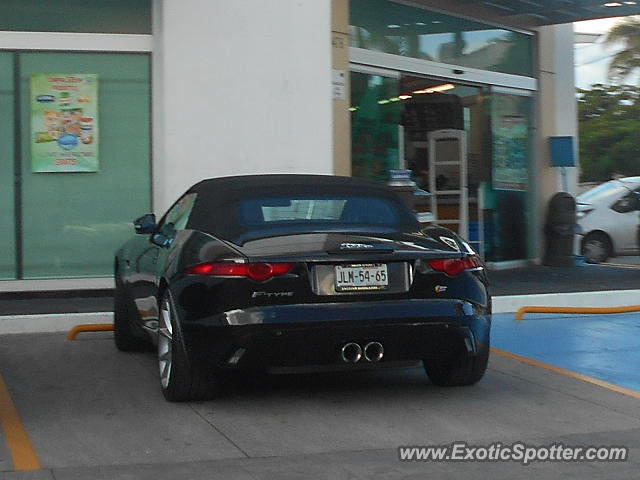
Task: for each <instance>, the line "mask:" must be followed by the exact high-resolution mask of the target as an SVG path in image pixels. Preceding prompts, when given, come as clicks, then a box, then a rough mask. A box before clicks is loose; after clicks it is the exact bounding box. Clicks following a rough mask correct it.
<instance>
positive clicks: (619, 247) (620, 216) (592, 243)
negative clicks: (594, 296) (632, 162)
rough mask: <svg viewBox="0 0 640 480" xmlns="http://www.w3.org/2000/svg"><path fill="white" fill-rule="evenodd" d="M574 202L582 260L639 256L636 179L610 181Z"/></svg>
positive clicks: (638, 187) (639, 193)
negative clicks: (580, 229)
mask: <svg viewBox="0 0 640 480" xmlns="http://www.w3.org/2000/svg"><path fill="white" fill-rule="evenodd" d="M576 202H577V216H578V224H579V225H580V226H581V227H582V235H584V236H583V238H582V254H583V255H584V258H585V261H587V262H588V263H600V262H606V261H607V260H608V259H609V258H610V257H614V256H619V255H638V254H640V249H639V247H638V240H639V238H638V236H639V230H638V228H639V227H638V226H639V224H640V177H626V178H619V179H617V180H610V181H608V182H606V183H603V184H601V185H598V186H597V187H594V188H592V189H591V190H588V191H586V192H584V193H583V194H582V195H580V196H578V198H577V199H576Z"/></svg>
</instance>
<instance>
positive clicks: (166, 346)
mask: <svg viewBox="0 0 640 480" xmlns="http://www.w3.org/2000/svg"><path fill="white" fill-rule="evenodd" d="M171 315H172V314H171V304H170V302H169V299H166V298H165V299H164V300H163V301H162V307H160V325H159V326H158V367H159V369H160V383H161V384H162V388H165V389H166V388H167V387H168V386H169V377H170V376H171V364H172V358H171V355H172V345H171V340H172V338H173V327H172V326H171Z"/></svg>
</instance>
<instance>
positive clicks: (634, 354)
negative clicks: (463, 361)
mask: <svg viewBox="0 0 640 480" xmlns="http://www.w3.org/2000/svg"><path fill="white" fill-rule="evenodd" d="M491 344H492V346H494V347H497V348H499V349H502V350H506V351H508V352H511V353H515V354H518V355H522V356H524V357H528V358H532V359H534V360H538V361H540V362H545V363H549V364H551V365H554V366H556V367H561V368H565V369H567V370H571V371H574V372H577V373H581V374H583V375H588V376H590V377H595V378H598V379H600V380H604V381H607V382H611V383H614V384H616V385H620V386H623V387H626V388H630V389H632V390H637V391H640V314H638V313H626V314H617V315H561V314H526V315H525V316H524V319H523V320H522V321H516V320H514V314H513V313H500V314H494V315H493V326H492V331H491Z"/></svg>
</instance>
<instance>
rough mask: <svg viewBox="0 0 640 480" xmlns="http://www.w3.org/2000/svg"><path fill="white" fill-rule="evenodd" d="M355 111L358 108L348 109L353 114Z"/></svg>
mask: <svg viewBox="0 0 640 480" xmlns="http://www.w3.org/2000/svg"><path fill="white" fill-rule="evenodd" d="M356 110H358V107H349V111H350V112H355V111H356Z"/></svg>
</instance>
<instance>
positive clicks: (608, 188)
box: [577, 180, 629, 203]
mask: <svg viewBox="0 0 640 480" xmlns="http://www.w3.org/2000/svg"><path fill="white" fill-rule="evenodd" d="M628 191H629V189H628V188H627V187H626V186H625V185H624V184H623V183H622V182H619V181H617V180H613V181H611V182H607V183H603V184H602V185H598V186H597V187H594V188H592V189H591V190H587V191H586V192H584V193H583V194H582V195H580V196H579V197H578V198H577V201H578V203H598V202H600V201H602V200H606V199H608V198H611V197H616V196H618V195H620V194H622V193H623V192H628Z"/></svg>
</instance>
